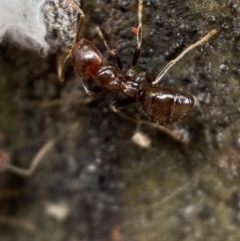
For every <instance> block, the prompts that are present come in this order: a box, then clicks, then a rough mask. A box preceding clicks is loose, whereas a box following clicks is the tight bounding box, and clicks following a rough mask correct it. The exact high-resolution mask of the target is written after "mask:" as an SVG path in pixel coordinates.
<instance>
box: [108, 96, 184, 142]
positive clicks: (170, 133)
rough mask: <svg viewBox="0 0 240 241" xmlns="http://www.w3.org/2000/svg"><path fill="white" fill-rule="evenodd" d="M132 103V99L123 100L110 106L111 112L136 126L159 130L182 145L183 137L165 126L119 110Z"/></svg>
mask: <svg viewBox="0 0 240 241" xmlns="http://www.w3.org/2000/svg"><path fill="white" fill-rule="evenodd" d="M134 102H135V100H132V99H124V100H121V101H118V102H115V103H113V104H112V106H111V109H112V111H113V112H115V113H116V114H119V115H121V116H122V117H124V118H127V119H129V120H131V121H134V122H136V123H138V124H144V125H147V126H150V127H153V128H156V129H158V130H160V131H161V132H163V133H165V134H166V135H168V136H169V137H171V138H172V139H173V140H174V141H176V142H179V143H184V140H183V137H182V136H181V135H180V134H178V133H176V132H175V131H173V130H171V129H169V128H167V127H165V126H162V125H159V124H157V123H153V122H151V121H148V120H145V119H143V118H142V117H141V116H139V115H136V114H131V113H128V112H126V111H124V110H122V109H121V108H124V107H126V106H128V105H131V104H133V103H134Z"/></svg>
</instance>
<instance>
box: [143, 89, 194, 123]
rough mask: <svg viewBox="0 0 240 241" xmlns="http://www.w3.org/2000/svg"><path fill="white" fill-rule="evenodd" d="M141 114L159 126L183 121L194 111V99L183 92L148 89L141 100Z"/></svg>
mask: <svg viewBox="0 0 240 241" xmlns="http://www.w3.org/2000/svg"><path fill="white" fill-rule="evenodd" d="M140 102H141V107H142V110H143V112H144V113H145V114H146V116H148V117H149V118H150V119H151V120H152V121H154V122H157V123H158V124H160V125H165V124H168V123H173V122H177V121H181V120H184V119H185V118H186V117H187V116H188V115H189V114H190V113H191V112H192V111H193V109H194V107H195V104H196V98H195V97H194V96H193V95H191V94H190V93H187V92H185V91H181V90H176V89H171V88H164V87H161V88H149V89H146V90H144V91H143V93H142V95H141V98H140Z"/></svg>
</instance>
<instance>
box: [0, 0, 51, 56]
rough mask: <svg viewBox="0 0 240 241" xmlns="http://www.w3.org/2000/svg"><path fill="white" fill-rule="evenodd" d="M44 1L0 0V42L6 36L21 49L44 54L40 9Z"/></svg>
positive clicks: (46, 46) (45, 50) (44, 31)
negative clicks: (29, 49)
mask: <svg viewBox="0 0 240 241" xmlns="http://www.w3.org/2000/svg"><path fill="white" fill-rule="evenodd" d="M44 3H45V0H0V42H2V40H3V39H4V38H5V37H6V36H7V37H8V38H9V39H10V40H12V41H14V42H15V43H18V44H20V45H21V46H23V47H26V48H31V49H34V50H37V51H39V52H41V53H42V54H44V55H45V54H46V53H47V52H48V50H49V45H48V43H47V42H46V41H45V39H44V38H45V35H46V26H45V23H44V20H43V14H42V12H41V8H42V6H43V4H44Z"/></svg>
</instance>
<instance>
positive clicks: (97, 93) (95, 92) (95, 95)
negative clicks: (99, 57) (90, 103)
mask: <svg viewBox="0 0 240 241" xmlns="http://www.w3.org/2000/svg"><path fill="white" fill-rule="evenodd" d="M79 78H80V81H81V83H82V86H83V89H84V91H85V92H86V94H87V95H89V96H90V97H91V96H93V98H94V99H95V98H98V97H99V96H101V95H102V94H103V93H105V92H106V90H105V89H100V90H99V87H98V86H96V89H95V90H94V89H93V90H90V89H89V87H88V86H87V84H86V82H87V81H85V80H84V79H83V78H81V77H79Z"/></svg>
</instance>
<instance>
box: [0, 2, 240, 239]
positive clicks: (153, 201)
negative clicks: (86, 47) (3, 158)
mask: <svg viewBox="0 0 240 241" xmlns="http://www.w3.org/2000/svg"><path fill="white" fill-rule="evenodd" d="M85 2H86V1H85ZM83 9H84V11H85V12H86V15H87V16H88V17H87V20H86V25H85V29H84V32H83V33H84V36H85V37H86V38H88V39H90V40H91V41H93V42H94V43H95V44H96V45H97V46H98V47H99V48H100V50H101V52H102V53H103V56H104V58H105V60H106V62H107V63H108V64H111V65H115V62H114V61H113V60H112V59H111V58H110V56H109V53H108V52H107V51H106V50H105V47H104V45H103V43H102V42H101V40H99V38H98V36H97V35H96V33H95V26H96V24H97V25H99V26H100V27H101V29H102V30H103V32H104V35H105V36H106V38H107V41H108V43H109V45H110V46H111V47H112V48H114V49H116V50H117V52H118V55H119V56H120V57H121V59H122V61H123V64H124V69H123V71H127V70H128V69H129V67H130V65H131V60H132V56H133V52H134V49H135V46H136V36H135V34H134V33H133V32H131V27H136V26H137V24H138V23H137V1H127V0H126V1H117V0H110V1H109V0H108V1H107V0H105V1H98V2H97V1H96V2H95V1H89V2H88V3H85V5H84V7H83ZM239 14H240V4H239V3H238V2H237V1H226V2H224V3H222V2H221V1H213V0H211V1H201V3H200V2H199V3H198V2H196V1H193V0H191V1H186V0H182V1H174V0H173V1H169V0H168V1H167V0H166V1H157V0H151V1H150V0H149V1H147V0H146V1H144V9H143V45H142V54H141V57H140V59H139V64H138V67H137V72H138V73H140V72H141V71H148V72H149V73H151V75H152V76H153V78H154V77H156V76H157V74H158V73H159V71H160V70H161V69H162V68H163V67H164V66H165V65H166V64H167V63H168V62H169V61H170V60H171V59H173V58H175V57H176V56H177V55H178V54H179V53H181V51H183V50H184V49H185V48H186V47H188V46H189V45H191V44H193V43H195V42H196V41H197V40H199V39H200V38H201V37H202V36H204V35H205V34H206V33H207V32H209V31H211V30H212V29H217V31H218V33H217V34H216V36H214V37H213V38H212V39H210V40H209V41H208V42H207V43H205V44H203V45H202V46H200V47H198V48H197V49H194V50H192V51H191V52H190V53H188V54H187V55H186V56H185V57H184V58H183V59H182V60H181V61H180V62H179V63H177V64H176V65H175V66H174V67H173V68H172V69H171V70H170V71H169V72H168V73H167V75H166V76H165V77H164V78H163V84H162V85H163V86H169V87H172V88H177V89H182V90H186V91H189V92H191V93H192V94H193V95H194V96H195V97H196V98H197V100H198V103H199V104H198V106H197V107H196V109H195V110H194V112H193V113H192V114H191V115H190V116H189V117H188V118H187V119H186V120H185V121H183V122H182V123H177V124H174V125H173V127H174V128H175V130H176V131H178V132H179V133H183V134H184V136H186V137H187V140H188V141H187V142H186V143H177V142H176V141H174V140H173V139H171V138H170V137H169V136H167V135H166V134H164V133H162V132H160V131H159V130H156V129H154V128H151V127H147V126H137V125H136V123H133V122H131V121H129V120H126V119H124V118H122V117H121V116H118V115H116V114H115V113H113V112H112V111H111V109H110V105H111V104H112V103H113V102H114V101H117V100H119V99H121V98H122V97H121V96H120V95H118V94H116V93H107V94H105V95H103V96H102V97H101V98H98V99H96V100H95V101H93V102H91V103H88V104H86V103H85V102H84V101H85V100H86V94H85V93H84V91H83V89H82V86H81V83H80V81H79V79H78V78H76V77H75V75H74V71H73V69H72V68H71V67H70V68H69V70H68V71H67V74H66V81H65V82H64V83H60V82H59V80H58V75H57V70H56V69H57V64H56V63H57V56H58V54H54V55H53V54H52V55H49V56H47V57H45V58H42V57H40V56H39V55H38V54H37V53H33V52H30V51H28V50H22V49H19V48H18V47H17V46H14V45H13V44H11V43H9V42H7V41H5V43H4V44H1V46H0V53H1V54H0V145H1V148H2V149H4V150H6V151H7V152H9V153H10V154H11V157H12V163H13V164H14V165H16V166H19V167H25V168H26V167H28V166H29V164H30V162H31V160H32V158H33V157H34V155H35V154H36V152H37V151H38V150H39V149H40V148H41V146H42V145H43V144H44V143H45V142H46V141H47V140H48V139H50V138H55V139H56V141H57V143H56V146H55V147H54V148H53V149H52V150H51V152H50V153H49V154H48V155H47V156H46V157H45V158H44V160H43V161H42V163H41V164H40V166H39V167H38V168H37V170H36V172H35V173H34V175H32V176H31V177H29V178H23V177H20V176H17V175H14V174H12V173H9V172H3V173H1V176H0V178H1V182H0V183H1V184H0V185H1V189H0V240H2V241H10V240H18V241H28V240H31V241H32V240H34V241H40V240H51V241H72V240H79V241H80V240H81V241H120V240H121V241H122V240H123V241H125V240H128V241H135V240H136V241H139V240H144V241H156V240H161V241H164V240H168V241H169V240H171V241H174V240H218V241H221V240H222V241H226V240H232V241H235V240H239V238H240V231H239V230H240V229H239V226H240V209H239V201H240V190H239V184H240V178H239V171H240V168H239V155H240V121H239V119H240V99H239V78H240V59H239V51H240V44H239V39H240V22H239V20H238V16H239ZM55 100H61V101H59V102H57V103H58V104H55V105H54V106H51V105H50V103H53V102H52V101H55ZM43 103H44V104H45V105H43ZM46 103H48V105H46ZM55 103H56V102H55ZM169 127H170V128H171V127H172V126H171V125H170V126H169ZM136 131H141V132H142V133H144V134H145V135H147V136H148V138H150V140H151V145H150V146H149V147H148V148H142V147H140V146H139V145H137V144H135V143H134V142H133V141H132V136H133V135H134V133H135V132H136Z"/></svg>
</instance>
